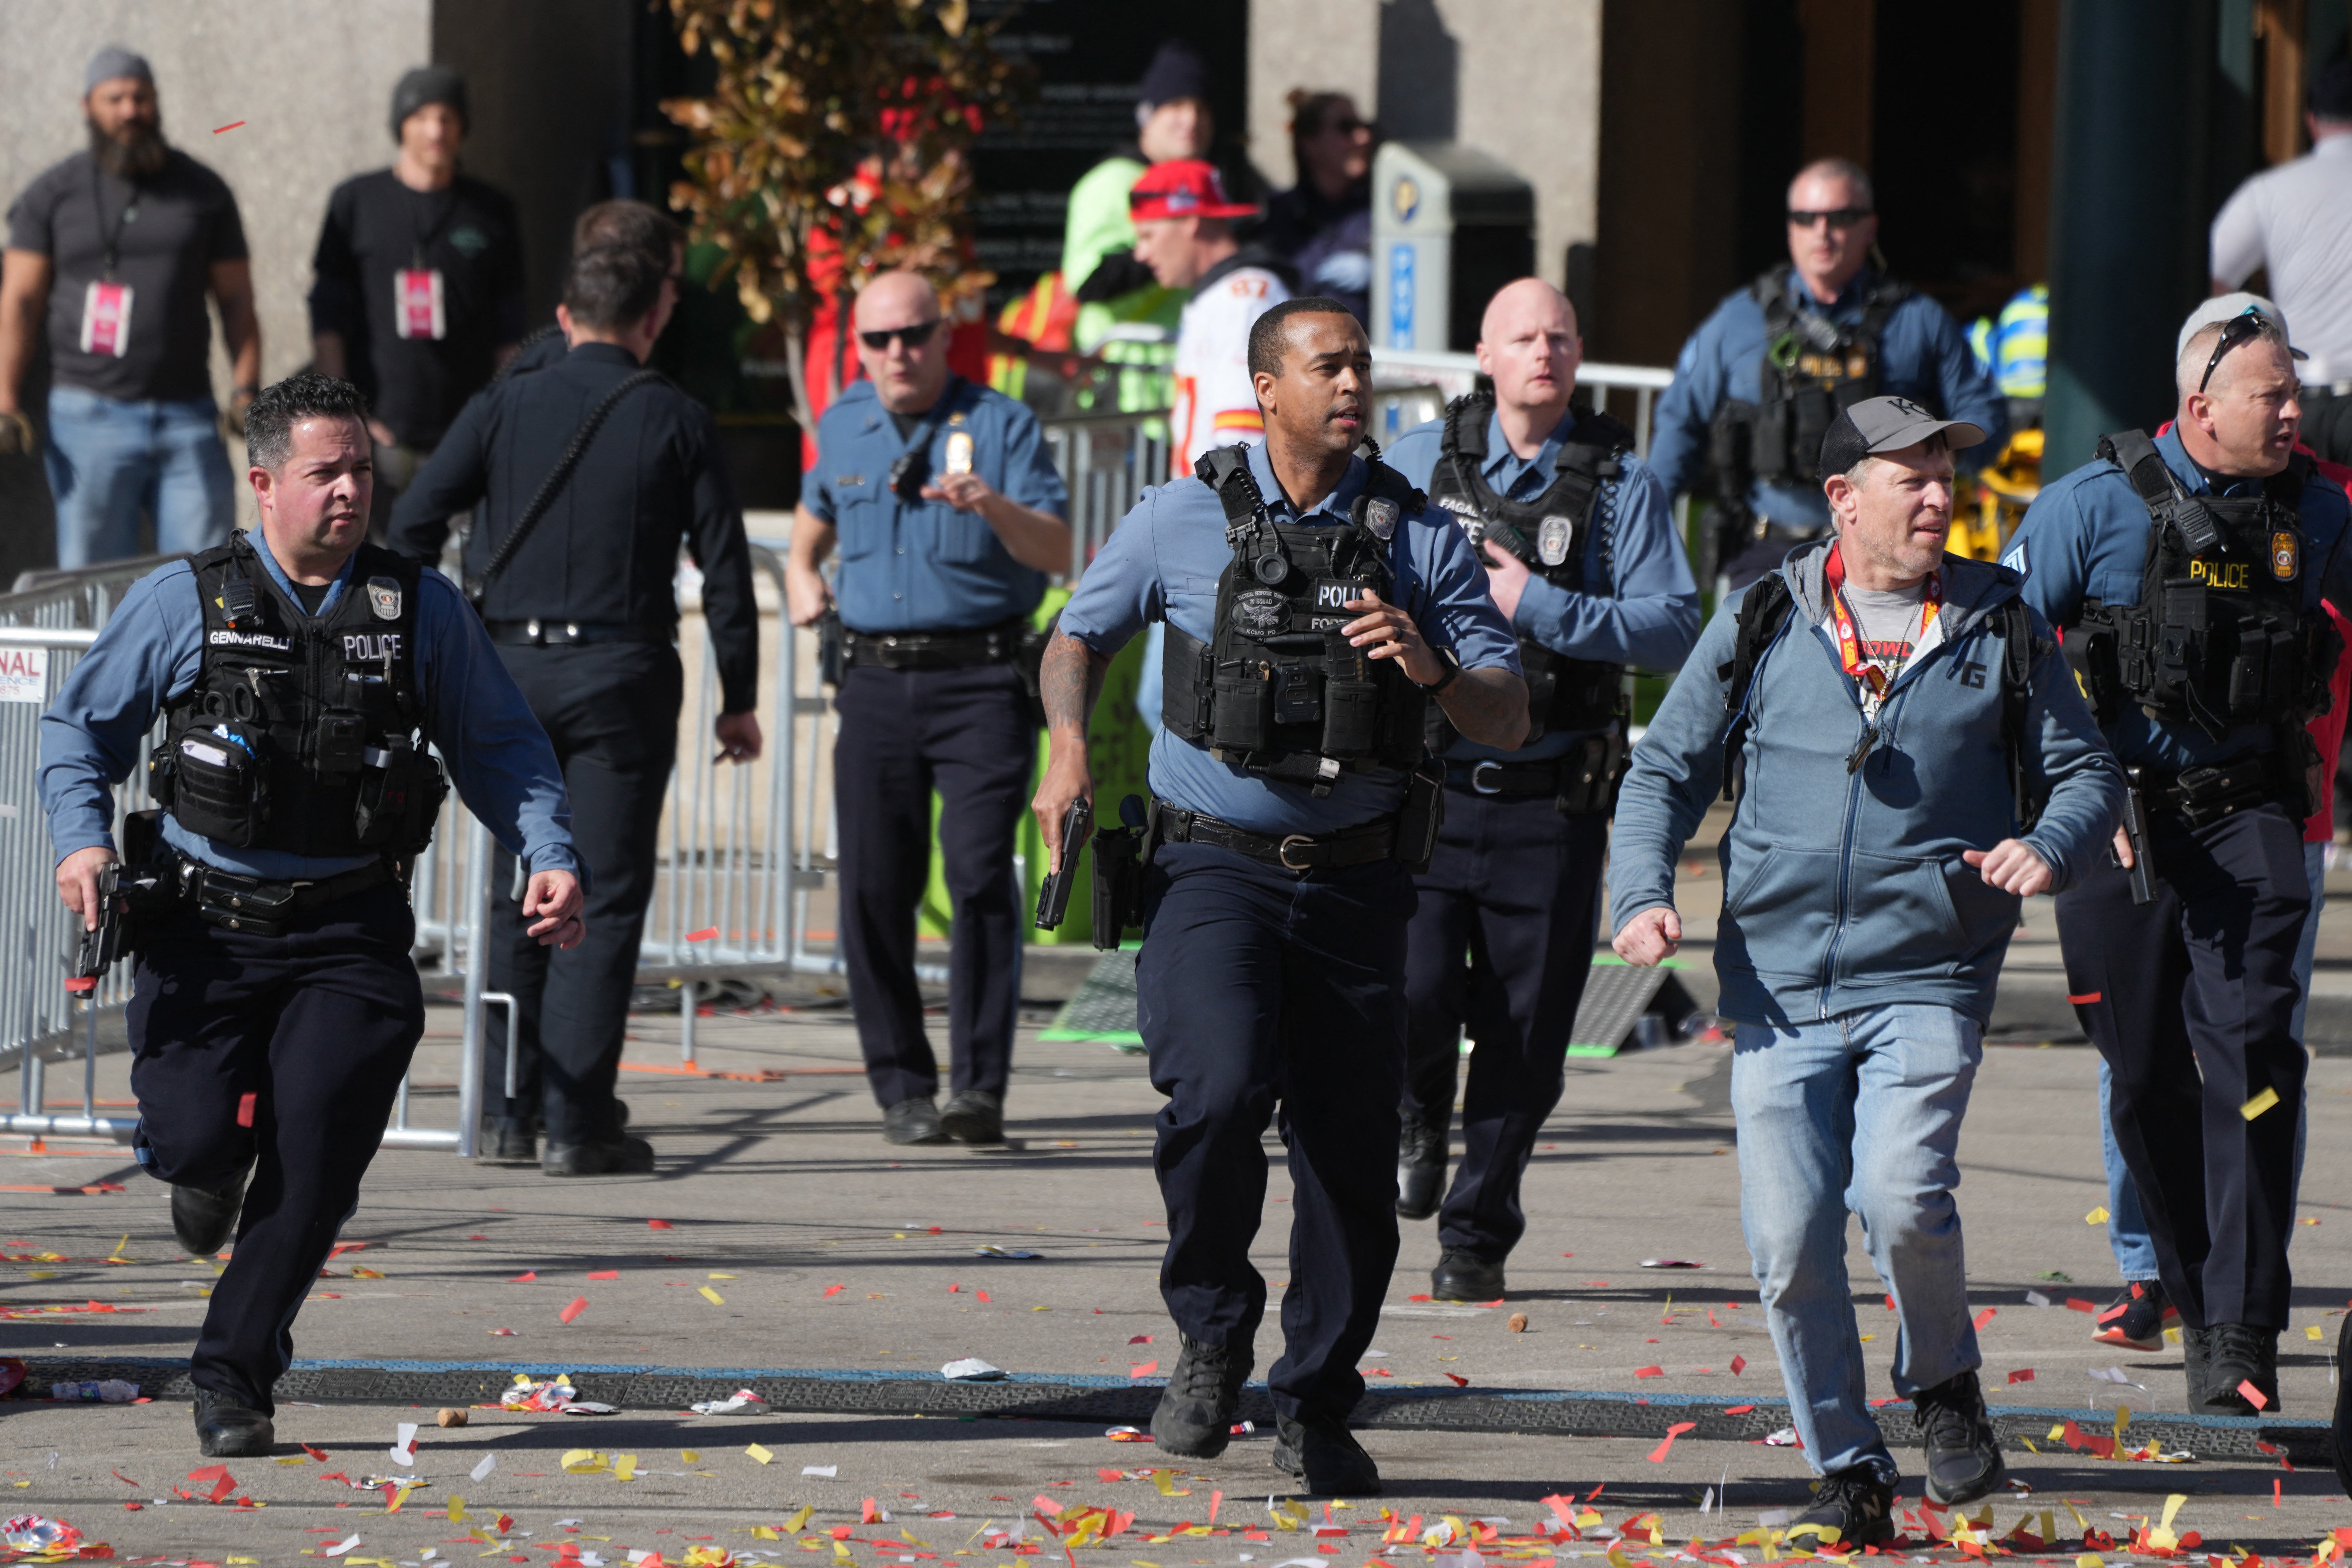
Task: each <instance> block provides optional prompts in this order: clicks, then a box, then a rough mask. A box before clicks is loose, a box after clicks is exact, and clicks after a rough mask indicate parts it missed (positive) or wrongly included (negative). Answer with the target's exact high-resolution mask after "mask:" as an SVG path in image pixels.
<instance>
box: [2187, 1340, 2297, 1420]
mask: <svg viewBox="0 0 2352 1568" xmlns="http://www.w3.org/2000/svg"><path fill="white" fill-rule="evenodd" d="M2180 1337H2181V1338H2182V1339H2184V1340H2185V1339H2187V1338H2188V1337H2189V1336H2188V1335H2187V1334H2186V1333H2183V1334H2182V1335H2181V1336H2180ZM2204 1370H2205V1375H2204V1377H2203V1379H2202V1380H2201V1382H2202V1394H2201V1396H2199V1400H2198V1402H2197V1403H2195V1404H2192V1405H2191V1406H2189V1409H2190V1411H2191V1413H2192V1414H2195V1415H2199V1416H2275V1415H2277V1414H2278V1413H2279V1389H2278V1331H2277V1330H2276V1329H2266V1328H2261V1327H2258V1326H2256V1325H2255V1324H2252V1323H2215V1324H2214V1325H2213V1326H2212V1327H2210V1328H2209V1329H2207V1330H2206V1331H2205V1369H2204ZM2247 1385H2251V1386H2252V1388H2253V1389H2254V1391H2255V1392H2256V1393H2258V1394H2260V1395H2261V1396H2262V1397H2261V1398H2260V1399H2259V1400H2255V1399H2249V1398H2247V1397H2246V1396H2245V1393H2244V1391H2243V1389H2244V1387H2245V1386H2247ZM2189 1392H2190V1394H2191V1395H2192V1396H2198V1395H2199V1385H2198V1384H2196V1383H2192V1384H2190V1385H2189Z"/></svg>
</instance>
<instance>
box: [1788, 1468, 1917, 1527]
mask: <svg viewBox="0 0 2352 1568" xmlns="http://www.w3.org/2000/svg"><path fill="white" fill-rule="evenodd" d="M1808 1525H1811V1526H1813V1527H1814V1528H1813V1529H1812V1530H1811V1531H1807V1533H1810V1534H1811V1535H1812V1536H1813V1538H1814V1543H1815V1545H1816V1546H1820V1545H1826V1544H1827V1543H1828V1542H1829V1539H1830V1531H1836V1532H1837V1541H1838V1543H1839V1544H1840V1545H1843V1546H1884V1545H1885V1544H1886V1542H1889V1541H1892V1540H1893V1539H1895V1487H1894V1483H1892V1482H1890V1481H1885V1480H1881V1479H1879V1477H1878V1472H1877V1471H1876V1470H1874V1469H1871V1468H1870V1467H1869V1466H1868V1465H1849V1466H1847V1467H1846V1468H1845V1469H1842V1470H1838V1471H1836V1472H1834V1473H1833V1474H1831V1475H1826V1476H1823V1477H1822V1479H1819V1480H1817V1481H1815V1482H1814V1483H1813V1506H1812V1507H1811V1508H1809V1509H1807V1510H1805V1511H1804V1512H1802V1513H1801V1514H1799V1515H1798V1516H1797V1517H1796V1520H1795V1521H1793V1522H1792V1523H1790V1526H1789V1534H1788V1537H1787V1540H1788V1542H1789V1544H1790V1545H1791V1546H1793V1545H1795V1544H1796V1537H1797V1534H1798V1532H1799V1531H1805V1527H1806V1526H1808Z"/></svg>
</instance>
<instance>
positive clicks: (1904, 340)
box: [1650, 158, 2008, 588]
mask: <svg viewBox="0 0 2352 1568" xmlns="http://www.w3.org/2000/svg"><path fill="white" fill-rule="evenodd" d="M1874 200H1875V198H1874V195H1873V193H1872V191H1871V186H1870V176H1869V175H1867V174H1865V173H1864V172H1862V170H1861V169H1860V168H1858V167H1856V166H1855V165H1854V164H1853V163H1850V162H1846V161H1845V160H1844V159H1843V158H1824V159H1821V160H1819V161H1818V162H1812V163H1809V164H1807V165H1806V166H1805V167H1804V168H1803V169H1801V170H1800V171H1798V173H1797V177H1796V178H1795V179H1794V180H1792V181H1790V184H1789V261H1790V265H1789V266H1787V267H1774V268H1772V269H1771V270H1770V271H1769V272H1767V273H1765V274H1764V275H1763V276H1762V277H1759V278H1758V279H1757V280H1756V281H1755V282H1753V283H1751V284H1749V285H1748V287H1746V288H1743V289H1741V290H1740V291H1739V292H1738V293H1737V294H1733V295H1730V296H1728V297H1727V298H1725V300H1724V301H1723V303H1722V304H1720V305H1718V306H1717V307H1716V310H1715V314H1714V315H1712V316H1709V317H1708V318H1707V319H1706V320H1705V321H1703V322H1701V323H1700V324H1699V329H1698V330H1697V331H1696V332H1694V333H1692V334H1691V337H1690V340H1689V341H1688V342H1686V343H1685V344H1684V345H1683V351H1682V355H1681V357H1680V358H1679V359H1677V360H1676V361H1675V384H1674V385H1673V386H1671V387H1669V388H1667V389H1666V393H1665V395H1664V397H1662V398H1660V399H1659V400H1658V407H1657V415H1656V418H1657V425H1656V434H1654V436H1653V437H1652V438H1651V442H1650V466H1651V467H1652V468H1654V469H1655V470H1656V471H1657V476H1658V477H1659V479H1660V480H1662V481H1663V482H1664V485H1665V487H1666V493H1667V494H1668V495H1670V496H1679V495H1682V494H1684V493H1685V492H1687V491H1689V490H1691V489H1694V488H1696V486H1698V485H1699V484H1700V483H1701V481H1702V480H1703V479H1704V480H1707V481H1710V482H1711V484H1712V487H1713V489H1714V492H1715V505H1716V511H1715V522H1714V526H1713V528H1711V529H1710V531H1709V535H1708V538H1707V541H1706V543H1707V559H1708V561H1709V562H1710V563H1711V564H1712V568H1713V570H1714V571H1715V572H1717V573H1721V574H1723V575H1725V576H1727V577H1728V579H1729V580H1730V586H1731V587H1733V588H1738V587H1741V586H1744V585H1745V584H1747V583H1750V582H1753V581H1755V580H1757V579H1758V578H1759V577H1761V576H1763V575H1764V573H1766V572H1767V571H1769V570H1772V568H1774V567H1775V566H1778V565H1779V564H1780V559H1781V558H1782V557H1783V556H1785V555H1787V554H1788V553H1789V548H1790V546H1791V545H1792V544H1796V543H1799V542H1801V541H1803V540H1809V539H1817V538H1822V537H1823V536H1824V535H1826V534H1827V533H1828V532H1829V528H1830V514H1829V508H1828V506H1827V504H1826V503H1825V502H1824V501H1823V500H1822V490H1821V486H1819V485H1816V484H1815V483H1813V464H1814V460H1815V459H1816V458H1817V457H1818V456H1819V455H1820V453H1821V448H1822V435H1823V434H1825V433H1826V432H1827V431H1828V429H1829V427H1830V422H1831V421H1832V420H1833V419H1835V418H1836V417H1837V415H1838V412H1839V411H1840V410H1841V409H1845V408H1850V407H1852V406H1853V404H1855V403H1857V402H1861V401H1862V400H1863V399H1864V398H1870V397H1877V396H1879V395H1881V394H1887V395H1892V396H1899V397H1907V398H1910V399H1911V400H1913V401H1914V402H1920V403H1923V404H1925V405H1927V407H1928V408H1930V409H1935V410H1940V411H1941V412H1942V413H1943V414H1944V416H1945V417H1948V418H1950V419H1956V420H1963V421H1966V422H1967V423H1970V424H1973V425H1975V426H1977V427H1978V428H1979V429H1980V430H1982V431H1984V433H1985V435H1986V439H1985V441H1984V442H1983V443H1982V444H1979V446H1977V447H1976V448H1975V449H1974V451H1975V453H1977V454H1981V455H1990V454H1992V453H1995V452H1998V451H2000V444H2001V441H2002V439H2003V437H2004V435H2005V434H2007V429H2008V421H2007V419H2006V417H2005V413H2004V409H2003V406H2002V402H2001V400H2000V394H1999V393H1998V392H1996V391H1995V390H1994V387H1993V383H1992V377H1991V374H1990V372H1989V371H1987V370H1986V369H1985V368H1984V367H1983V366H1981V365H1979V363H1978V362H1977V361H1976V356H1975V355H1974V354H1972V353H1971V352H1969V343H1968V338H1967V335H1966V334H1964V333H1963V332H1962V331H1961V330H1960V328H1959V324H1958V322H1956V321H1954V320H1953V319H1951V317H1949V316H1948V315H1947V314H1945V312H1944V308H1943V307H1942V306H1940V305H1938V304H1937V303H1936V301H1934V300H1933V299H1931V298H1928V297H1927V296H1926V295H1924V294H1916V293H1914V292H1912V290H1911V289H1910V288H1908V287H1906V286H1905V285H1903V284H1901V283H1899V282H1897V281H1895V279H1893V278H1891V277H1886V276H1885V274H1884V273H1883V272H1882V271H1881V270H1880V268H1879V265H1876V264H1874V257H1875V255H1876V246H1877V240H1878V215H1877V214H1876V212H1874V210H1873V206H1872V204H1873V202H1874ZM1980 460H1981V459H1980V457H1979V456H1974V455H1969V454H1961V455H1959V461H1960V462H1961V464H1962V465H1963V466H1964V467H1973V466H1975V465H1976V464H1977V463H1978V462H1979V461H1980Z"/></svg>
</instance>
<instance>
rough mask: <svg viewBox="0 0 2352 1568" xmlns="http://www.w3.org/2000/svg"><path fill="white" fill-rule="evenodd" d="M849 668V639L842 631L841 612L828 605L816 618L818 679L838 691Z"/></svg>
mask: <svg viewBox="0 0 2352 1568" xmlns="http://www.w3.org/2000/svg"><path fill="white" fill-rule="evenodd" d="M848 667H849V638H848V636H847V635H846V634H845V632H843V631H842V629H841V612H840V611H838V610H835V608H834V607H833V606H832V605H830V604H828V605H826V606H825V607H824V614H822V615H820V616H818V617H817V618H816V678H817V679H818V680H819V681H821V682H823V683H824V685H828V686H831V687H833V688H834V689H835V690H836V691H837V690H839V689H840V687H841V674H842V672H843V671H844V670H845V669H847V668H848Z"/></svg>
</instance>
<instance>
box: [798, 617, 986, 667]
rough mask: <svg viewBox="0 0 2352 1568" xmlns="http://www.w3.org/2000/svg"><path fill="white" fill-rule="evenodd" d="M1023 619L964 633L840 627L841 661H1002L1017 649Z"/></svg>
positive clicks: (912, 663)
mask: <svg viewBox="0 0 2352 1568" xmlns="http://www.w3.org/2000/svg"><path fill="white" fill-rule="evenodd" d="M1028 624H1029V623H1028V622H1027V621H1026V620H1013V621H1008V622H1004V623H1003V625H1001V626H984V627H982V628H981V629H980V630H978V631H964V632H853V631H851V630H850V629H849V628H848V627H846V626H845V627H843V628H842V629H841V644H842V656H843V662H844V663H845V664H847V665H848V667H849V668H851V669H853V670H855V669H858V668H860V667H862V666H867V665H871V666H874V667H877V668H879V669H885V670H967V669H971V668H973V667H974V666H977V665H981V664H1011V663H1012V662H1013V658H1014V657H1015V656H1016V655H1018V654H1019V653H1020V652H1021V635H1022V633H1023V632H1025V631H1027V630H1028Z"/></svg>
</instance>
